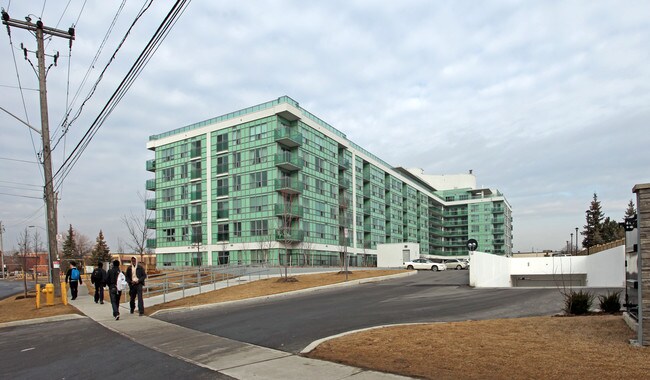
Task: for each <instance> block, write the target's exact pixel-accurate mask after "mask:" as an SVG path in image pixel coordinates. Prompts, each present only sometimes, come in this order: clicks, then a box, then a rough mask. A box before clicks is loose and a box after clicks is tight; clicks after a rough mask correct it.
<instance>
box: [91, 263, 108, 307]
mask: <svg viewBox="0 0 650 380" xmlns="http://www.w3.org/2000/svg"><path fill="white" fill-rule="evenodd" d="M103 266H104V264H103V263H101V262H99V263H97V267H96V268H95V270H93V273H92V274H91V275H90V282H91V283H92V284H93V285H95V303H97V301H99V303H100V304H102V305H103V304H104V286H106V271H105V270H104V268H103Z"/></svg>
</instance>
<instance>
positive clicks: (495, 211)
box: [492, 207, 505, 214]
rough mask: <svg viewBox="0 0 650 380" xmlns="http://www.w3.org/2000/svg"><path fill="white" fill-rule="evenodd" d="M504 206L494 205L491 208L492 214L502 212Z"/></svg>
mask: <svg viewBox="0 0 650 380" xmlns="http://www.w3.org/2000/svg"><path fill="white" fill-rule="evenodd" d="M504 210H505V208H503V207H495V208H493V209H492V213H493V214H503V213H504V212H505V211H504Z"/></svg>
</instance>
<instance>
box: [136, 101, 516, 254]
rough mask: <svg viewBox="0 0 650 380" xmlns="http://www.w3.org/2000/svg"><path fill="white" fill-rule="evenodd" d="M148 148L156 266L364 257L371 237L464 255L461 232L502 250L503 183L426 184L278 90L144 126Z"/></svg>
mask: <svg viewBox="0 0 650 380" xmlns="http://www.w3.org/2000/svg"><path fill="white" fill-rule="evenodd" d="M233 115H234V116H233ZM243 115H246V116H248V117H247V118H246V120H249V121H246V122H238V120H237V118H236V116H243ZM148 148H149V149H151V150H153V151H154V152H155V158H154V159H153V160H149V161H147V163H146V168H147V170H148V171H150V172H153V173H154V174H155V177H154V178H153V179H149V180H147V182H146V189H147V190H148V191H150V194H153V196H151V197H149V199H147V200H146V207H147V209H149V210H153V211H154V212H155V218H153V219H150V220H147V227H148V228H150V229H153V230H154V231H155V238H153V239H150V240H149V241H148V247H149V248H154V249H155V252H156V254H157V255H158V262H159V263H161V265H162V266H187V265H201V264H203V265H206V264H209V265H219V264H229V263H245V264H247V263H259V262H269V261H270V262H274V263H280V264H282V263H283V262H284V261H285V260H290V262H291V263H292V264H296V265H337V264H338V262H339V257H340V254H341V252H343V251H345V250H347V251H348V252H350V253H354V254H356V255H357V256H353V257H354V260H356V263H357V264H360V263H361V262H364V263H370V264H371V263H372V262H374V261H375V258H374V257H373V255H374V254H375V253H376V248H377V245H378V244H383V243H401V242H417V243H419V244H420V252H421V254H423V255H466V254H467V250H466V249H465V248H464V247H465V243H466V241H467V239H468V237H473V238H476V239H477V240H478V241H479V247H480V248H481V250H482V251H486V252H493V253H496V254H509V253H510V251H511V247H512V234H511V220H512V217H511V210H510V207H509V205H508V204H507V202H506V201H505V198H504V197H503V196H502V194H492V193H490V194H487V195H486V194H485V193H479V191H483V190H474V189H462V190H454V191H436V190H435V189H433V188H431V187H427V186H426V185H423V184H422V183H421V182H418V181H416V180H413V178H410V176H409V175H407V174H405V173H404V172H402V171H399V170H396V169H395V168H392V167H390V166H389V165H388V164H386V163H385V162H384V161H382V160H380V159H378V158H377V157H375V156H374V155H372V154H370V153H368V152H367V151H365V150H363V149H361V148H360V147H358V146H357V145H355V144H353V143H352V142H350V141H349V140H347V139H346V137H345V135H344V134H343V133H341V132H340V131H338V130H336V129H334V128H333V127H331V126H330V125H329V124H327V123H325V122H323V121H322V120H320V119H318V118H317V117H315V116H314V115H312V114H311V113H309V112H307V111H305V110H303V109H302V108H300V107H299V105H298V103H297V102H295V101H294V100H292V99H290V98H288V97H281V98H279V99H278V100H277V101H272V102H268V103H264V104H262V105H258V106H255V107H251V108H247V109H245V110H241V111H237V112H234V113H231V114H228V115H224V116H220V117H217V118H214V119H210V120H207V121H205V122H201V123H197V124H193V125H191V126H187V127H183V128H180V129H177V130H174V131H170V132H166V133H163V134H160V135H156V136H152V137H151V138H150V142H149V144H148Z"/></svg>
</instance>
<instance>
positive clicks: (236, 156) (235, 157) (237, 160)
mask: <svg viewBox="0 0 650 380" xmlns="http://www.w3.org/2000/svg"><path fill="white" fill-rule="evenodd" d="M232 164H233V166H234V167H236V168H238V167H241V152H236V153H233V154H232Z"/></svg>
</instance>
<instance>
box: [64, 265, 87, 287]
mask: <svg viewBox="0 0 650 380" xmlns="http://www.w3.org/2000/svg"><path fill="white" fill-rule="evenodd" d="M77 270H79V268H77ZM72 281H76V280H73V279H72V268H70V269H68V271H67V272H65V282H66V283H67V282H72ZM79 283H80V284H83V283H84V282H83V281H81V271H79Z"/></svg>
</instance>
